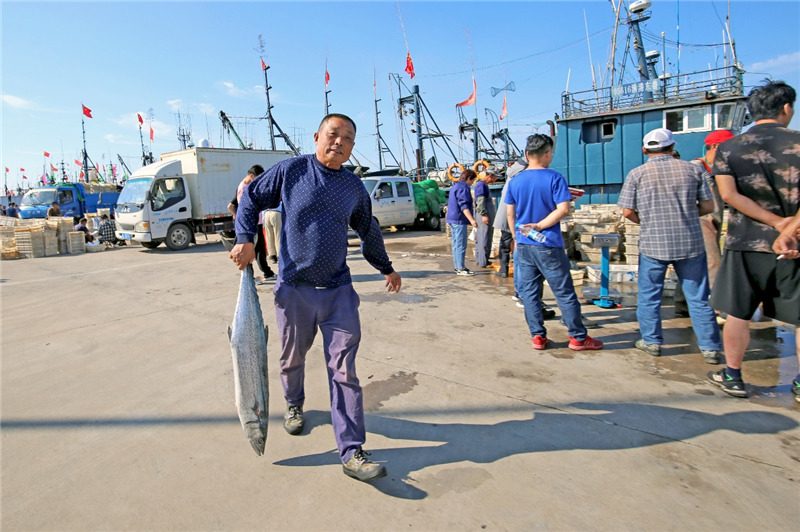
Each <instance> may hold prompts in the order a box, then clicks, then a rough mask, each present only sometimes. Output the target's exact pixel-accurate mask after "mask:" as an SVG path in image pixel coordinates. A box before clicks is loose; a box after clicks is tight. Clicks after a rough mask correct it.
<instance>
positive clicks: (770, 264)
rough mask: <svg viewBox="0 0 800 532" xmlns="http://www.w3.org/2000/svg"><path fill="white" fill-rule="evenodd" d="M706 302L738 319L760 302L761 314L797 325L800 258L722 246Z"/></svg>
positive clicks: (747, 316) (746, 317)
mask: <svg viewBox="0 0 800 532" xmlns="http://www.w3.org/2000/svg"><path fill="white" fill-rule="evenodd" d="M708 303H709V305H711V307H712V308H715V309H717V310H719V311H721V312H727V313H728V314H730V315H731V316H733V317H735V318H739V319H742V320H749V319H751V318H752V317H753V314H754V313H755V311H756V309H757V308H758V305H759V304H760V303H763V304H764V316H767V317H769V318H773V319H776V320H778V321H782V322H784V323H790V324H792V325H800V259H795V260H786V259H782V260H778V256H777V255H774V254H772V253H762V252H758V251H738V250H731V249H726V250H725V252H724V253H723V254H722V263H721V264H720V266H719V272H718V273H717V279H716V281H715V282H714V289H713V290H712V291H711V299H710V300H709V301H708Z"/></svg>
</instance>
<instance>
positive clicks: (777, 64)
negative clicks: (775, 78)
mask: <svg viewBox="0 0 800 532" xmlns="http://www.w3.org/2000/svg"><path fill="white" fill-rule="evenodd" d="M798 68H800V52H794V53H791V54H783V55H779V56H778V57H773V58H770V59H767V60H766V61H757V62H755V63H753V64H752V65H750V66H749V67H747V70H748V71H749V72H752V73H755V72H764V73H767V74H772V75H775V74H785V73H787V72H796V71H797V70H798Z"/></svg>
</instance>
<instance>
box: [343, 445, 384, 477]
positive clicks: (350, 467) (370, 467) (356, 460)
mask: <svg viewBox="0 0 800 532" xmlns="http://www.w3.org/2000/svg"><path fill="white" fill-rule="evenodd" d="M367 456H369V453H368V452H367V451H365V450H363V449H358V450H357V451H356V452H355V453H353V456H351V457H350V459H349V460H348V461H347V462H345V463H344V464H342V469H344V474H345V475H347V476H348V477H353V478H355V479H357V480H361V481H362V482H369V481H370V480H375V479H376V478H381V477H385V476H386V468H385V467H383V465H382V464H378V463H376V462H373V461H372V460H370V459H369V458H367Z"/></svg>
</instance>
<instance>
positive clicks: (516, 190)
mask: <svg viewBox="0 0 800 532" xmlns="http://www.w3.org/2000/svg"><path fill="white" fill-rule="evenodd" d="M525 153H526V155H527V158H528V167H527V168H526V169H525V170H523V171H522V172H520V173H519V174H517V176H516V177H515V178H514V179H513V180H511V181H510V182H509V183H508V190H507V191H506V197H505V200H506V214H507V216H508V224H509V227H513V228H515V231H516V243H517V254H516V256H515V260H514V277H515V278H517V282H516V283H515V285H516V287H517V289H518V291H519V294H520V296H522V300H523V303H524V305H525V321H527V322H528V329H530V333H531V337H532V339H533V340H532V342H533V348H534V349H544V348H545V347H547V329H545V327H544V319H543V316H542V298H541V294H542V289H543V283H544V280H545V279H547V283H548V284H549V285H550V289H551V290H552V291H553V295H554V296H555V298H556V301H557V302H558V307H559V308H560V309H561V316H562V317H563V320H564V323H565V324H566V325H567V329H568V330H569V338H570V339H569V345H568V346H567V347H569V348H570V349H572V350H574V351H584V350H596V349H602V348H603V342H601V341H599V340H595V339H594V338H592V337H590V336H589V335H588V334H587V332H586V327H585V326H584V325H583V323H582V321H581V306H580V302H579V301H578V296H577V294H575V287H574V286H573V284H572V276H571V275H570V272H569V259H568V258H567V254H566V252H565V251H564V239H563V238H562V236H561V227H560V224H559V222H560V221H561V219H562V218H564V217H565V216H566V215H568V214H569V202H570V200H571V199H572V195H571V194H570V192H569V187H567V180H566V179H564V176H563V175H561V174H560V173H558V172H556V171H554V170H550V169H549V166H550V163H551V162H552V161H553V139H552V138H550V137H548V136H547V135H541V134H536V135H531V136H530V137H528V144H527V146H526V148H525ZM520 229H524V230H525V231H526V232H527V231H529V230H533V233H531V234H530V236H526V235H525V234H523V233H521V232H520ZM534 238H535V239H534Z"/></svg>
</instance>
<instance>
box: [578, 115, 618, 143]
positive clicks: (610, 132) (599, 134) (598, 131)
mask: <svg viewBox="0 0 800 532" xmlns="http://www.w3.org/2000/svg"><path fill="white" fill-rule="evenodd" d="M616 130H617V119H616V118H612V119H608V120H603V121H602V122H584V123H583V124H582V125H581V140H582V141H583V143H584V144H596V143H598V142H609V141H610V140H611V139H613V138H614V133H615V132H616Z"/></svg>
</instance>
